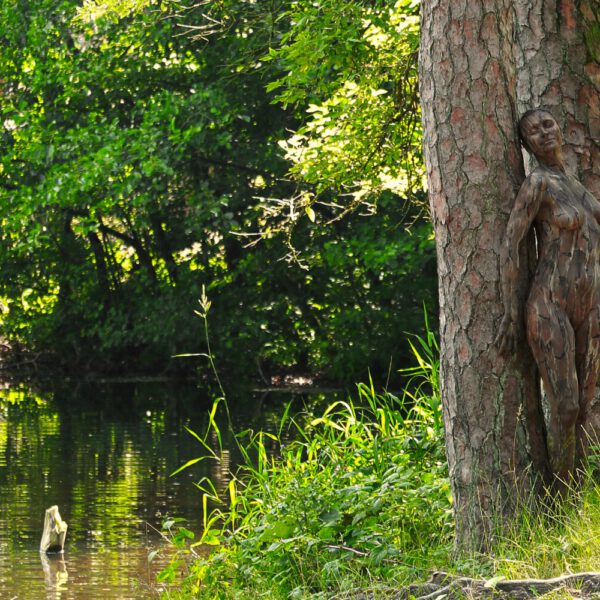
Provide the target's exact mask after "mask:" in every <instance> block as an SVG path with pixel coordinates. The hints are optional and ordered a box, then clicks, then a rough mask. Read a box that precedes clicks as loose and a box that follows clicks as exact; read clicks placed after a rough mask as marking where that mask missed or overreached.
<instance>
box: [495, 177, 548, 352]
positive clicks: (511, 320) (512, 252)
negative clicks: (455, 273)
mask: <svg viewBox="0 0 600 600" xmlns="http://www.w3.org/2000/svg"><path fill="white" fill-rule="evenodd" d="M545 191H546V182H545V181H544V179H543V177H542V176H540V175H539V174H537V173H535V172H534V173H532V174H531V175H530V176H529V177H528V178H527V179H526V180H525V181H524V182H523V185H522V186H521V189H520V190H519V193H518V194H517V197H516V199H515V204H514V206H513V209H512V211H511V213H510V217H509V219H508V225H507V227H506V237H505V239H504V243H503V245H502V249H501V251H500V287H501V291H502V300H503V303H504V317H503V319H502V322H501V323H500V329H499V331H498V335H497V336H496V344H497V345H498V346H499V350H500V353H501V354H509V353H511V352H514V350H515V346H516V339H517V324H518V322H519V318H520V315H521V307H520V306H519V303H518V298H517V294H516V283H517V278H518V276H519V247H520V245H521V242H522V241H523V238H524V237H525V236H526V235H527V232H528V231H529V229H530V227H531V224H532V223H533V221H534V219H535V217H536V216H537V214H538V211H539V209H540V205H541V202H542V198H543V197H544V193H545Z"/></svg>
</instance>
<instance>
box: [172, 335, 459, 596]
mask: <svg viewBox="0 0 600 600" xmlns="http://www.w3.org/2000/svg"><path fill="white" fill-rule="evenodd" d="M432 339H433V338H432ZM430 342H431V340H427V339H421V338H416V343H415V345H413V352H414V353H415V357H416V360H417V367H415V368H412V369H411V370H410V372H408V373H407V374H408V375H409V376H410V377H411V382H410V386H409V387H408V389H409V390H410V391H406V392H405V393H404V394H402V395H401V396H395V395H393V394H390V393H381V394H378V393H376V391H375V389H374V387H373V384H372V382H369V384H359V385H358V386H357V393H356V398H355V399H354V400H347V401H337V402H334V403H332V404H331V405H329V406H328V407H327V408H325V409H324V410H323V411H322V412H321V413H320V414H318V415H311V414H303V415H300V416H298V417H295V418H292V417H291V416H290V414H289V411H286V412H285V414H284V415H283V417H282V419H281V422H280V424H279V428H278V431H277V432H276V433H266V432H253V431H245V432H242V433H240V434H238V436H237V443H238V446H239V450H240V453H241V455H242V458H243V460H242V464H241V465H240V466H239V467H238V468H237V469H236V471H235V473H232V479H231V481H230V484H229V486H228V488H227V490H226V494H225V497H221V496H223V494H221V495H219V494H218V493H217V491H216V489H215V486H214V485H212V483H211V482H210V481H208V480H205V481H202V482H200V483H199V487H200V488H201V489H202V491H203V502H202V504H203V509H204V515H205V518H204V531H203V534H202V537H201V538H200V540H199V541H198V542H197V543H196V544H198V545H200V546H202V545H211V546H212V547H213V551H212V552H211V553H210V554H208V555H205V556H196V557H194V559H193V560H192V561H191V562H189V563H188V564H187V565H186V564H185V563H184V562H182V561H181V557H179V558H178V559H177V563H176V568H167V569H166V570H165V571H164V572H163V574H162V581H163V583H165V584H168V583H169V582H173V583H174V582H175V581H176V580H177V574H178V573H180V571H181V569H182V568H184V570H185V576H184V578H183V580H179V581H178V582H177V586H175V587H171V588H169V587H168V586H167V588H166V591H165V592H164V595H165V597H168V598H175V597H194V598H229V597H231V598H245V597H248V598H249V597H253V596H258V597H261V598H305V597H307V596H309V595H311V596H312V597H317V598H318V597H320V596H322V597H328V596H329V595H330V594H331V593H332V592H334V591H336V592H337V591H342V590H345V589H351V588H355V587H357V586H365V585H369V586H371V585H374V582H376V581H380V580H389V579H390V578H393V579H394V580H396V581H398V582H401V581H408V580H409V579H414V578H415V577H416V576H423V575H424V574H425V573H426V572H427V569H428V568H429V567H430V566H431V565H432V564H433V562H434V560H435V558H436V553H440V552H443V553H447V552H448V548H449V544H450V542H451V535H452V517H451V499H450V488H449V484H448V479H447V473H446V466H445V458H444V453H443V443H442V429H441V416H440V402H439V390H438V388H437V385H436V382H435V381H434V380H433V378H432V377H431V375H432V374H433V373H437V368H436V366H435V364H432V362H431V360H432V358H433V357H434V356H435V348H433V347H431V343H430ZM220 402H222V401H220ZM220 402H217V403H216V404H215V406H214V407H213V411H212V412H211V414H212V416H213V418H212V419H211V422H212V424H213V427H216V424H215V419H214V414H215V412H216V410H217V409H218V408H219V406H220V405H221V404H220ZM217 433H218V434H219V435H218V436H217V439H220V433H219V432H218V430H217ZM208 434H209V432H207V433H206V434H205V436H196V437H197V439H198V440H199V442H200V443H201V444H202V446H203V447H204V448H205V449H206V448H207V446H208V444H207V442H206V440H207V437H206V436H207V435H208ZM213 437H214V436H213ZM273 447H275V448H276V451H275V452H273V451H272V448H273ZM207 457H208V458H209V459H212V460H218V452H214V451H212V450H211V451H210V452H207ZM215 505H216V507H215ZM211 506H213V507H214V508H212V509H211V508H210V507H211ZM432 549H433V550H432ZM189 551H190V548H189V547H185V546H183V547H182V549H181V552H189Z"/></svg>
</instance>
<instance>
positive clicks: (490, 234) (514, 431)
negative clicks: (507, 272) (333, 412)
mask: <svg viewBox="0 0 600 600" xmlns="http://www.w3.org/2000/svg"><path fill="white" fill-rule="evenodd" d="M484 4H485V6H484ZM512 5H513V1H512V0H493V1H487V2H485V3H479V2H468V0H462V1H458V2H457V1H456V0H439V1H435V0H429V1H426V2H424V3H423V6H422V41H421V44H422V46H421V56H420V85H421V101H422V107H423V127H424V150H425V160H426V166H427V174H428V182H429V197H430V205H431V213H432V218H433V223H434V228H435V234H436V243H437V256H438V273H439V294H440V341H441V382H442V400H443V410H444V423H445V428H446V451H447V456H448V463H449V468H450V480H451V484H452V490H453V496H454V506H455V517H456V534H457V543H458V546H459V547H460V548H462V549H464V550H479V549H481V548H482V547H485V546H487V545H488V544H489V543H490V542H491V540H492V537H493V527H494V524H495V523H496V522H497V519H503V518H504V517H505V516H507V515H509V514H510V513H511V512H512V510H513V507H514V505H515V501H516V498H517V494H518V493H519V491H525V492H527V491H529V490H530V489H531V486H532V481H533V477H532V475H535V473H534V472H533V471H532V470H531V469H529V468H528V466H529V465H530V464H531V463H533V462H534V461H535V460H537V461H542V462H543V461H544V445H543V444H541V445H540V440H534V443H533V444H532V443H528V439H527V438H528V436H527V435H526V424H525V422H524V412H523V411H524V408H523V407H527V406H533V407H535V406H537V397H538V396H537V395H538V387H539V386H538V383H537V377H536V376H535V367H534V363H533V360H532V357H531V355H530V353H529V350H528V348H527V346H526V344H524V345H522V348H521V350H520V352H519V357H518V360H516V361H505V360H504V359H503V358H502V357H501V356H500V355H499V353H498V350H497V348H496V346H495V345H494V337H495V332H496V330H497V327H498V324H499V322H500V318H501V317H502V314H503V306H502V298H501V294H500V289H499V266H500V263H499V256H500V246H501V241H502V239H503V235H504V231H505V227H506V221H507V219H508V215H509V213H510V209H511V205H512V201H513V199H514V197H515V194H516V191H517V190H518V188H519V186H520V184H521V182H522V181H523V177H524V173H523V167H522V157H521V152H520V151H519V146H518V136H517V127H516V124H517V121H518V114H517V107H516V104H515V98H516V86H517V71H516V59H515V57H514V54H515V53H514V50H513V46H512V30H513V27H514V25H515V23H514V15H513V11H512ZM521 260H522V263H521V264H525V265H526V264H527V256H526V255H523V256H522V257H521ZM525 285H526V281H523V282H522V286H521V288H522V289H521V292H522V293H523V291H524V288H525ZM532 448H533V450H534V455H532V453H531V449H532ZM535 452H537V454H538V455H535ZM538 468H542V469H543V464H541V465H539V467H538Z"/></svg>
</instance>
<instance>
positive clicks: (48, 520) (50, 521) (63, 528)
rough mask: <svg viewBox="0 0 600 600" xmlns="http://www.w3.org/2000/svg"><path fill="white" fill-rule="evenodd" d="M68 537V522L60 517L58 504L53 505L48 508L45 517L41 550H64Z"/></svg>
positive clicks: (51, 551)
mask: <svg viewBox="0 0 600 600" xmlns="http://www.w3.org/2000/svg"><path fill="white" fill-rule="evenodd" d="M66 537H67V524H66V523H65V522H64V521H63V520H62V519H61V518H60V513H59V512H58V506H51V507H50V508H48V509H47V510H46V516H45V517H44V532H43V533H42V541H41V542H40V552H47V553H50V554H52V553H56V552H63V550H64V548H65V538H66Z"/></svg>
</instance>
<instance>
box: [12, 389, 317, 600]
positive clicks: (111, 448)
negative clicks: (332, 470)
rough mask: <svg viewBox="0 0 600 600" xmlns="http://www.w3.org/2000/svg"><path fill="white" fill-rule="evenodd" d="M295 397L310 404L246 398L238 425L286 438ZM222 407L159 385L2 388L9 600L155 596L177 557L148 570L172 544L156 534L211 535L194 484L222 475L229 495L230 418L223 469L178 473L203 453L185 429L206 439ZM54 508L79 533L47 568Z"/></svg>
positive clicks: (220, 483) (237, 409) (198, 467)
mask: <svg viewBox="0 0 600 600" xmlns="http://www.w3.org/2000/svg"><path fill="white" fill-rule="evenodd" d="M237 397H239V395H238V396H237ZM289 400H292V401H294V400H298V398H296V399H294V397H290V395H289V394H282V395H279V396H277V395H273V396H268V397H264V396H260V397H259V396H255V395H251V394H246V396H245V397H244V398H243V401H240V402H238V403H237V404H235V405H234V406H232V407H231V414H232V419H233V421H234V427H235V428H236V429H237V430H241V429H244V428H248V427H251V428H253V429H258V428H266V429H270V430H275V429H276V427H277V423H278V420H279V414H280V413H281V411H282V410H283V407H284V405H285V403H286V402H287V401H289ZM321 400H322V397H321V396H314V397H313V398H311V402H320V401H321ZM210 405H211V399H210V397H208V396H206V397H203V396H202V394H201V392H200V391H199V390H198V389H197V388H196V387H195V386H181V385H174V384H167V383H156V382H153V383H146V384H120V385H114V384H113V385H108V384H105V385H100V384H94V385H92V384H87V385H83V384H75V383H64V384H62V385H60V386H54V387H53V388H52V389H51V390H32V389H30V388H26V387H19V388H9V387H5V388H4V389H0V597H1V598H11V599H12V598H18V599H28V598H32V599H39V598H52V599H61V600H67V599H71V598H74V599H79V598H86V599H88V598H89V599H96V598H103V599H109V598H115V599H116V598H118V599H120V600H126V599H127V598H131V599H138V598H148V597H150V592H149V586H150V585H151V584H152V583H153V582H154V577H155V574H156V571H157V570H159V569H160V568H161V567H162V566H163V565H164V564H165V561H166V560H167V557H166V556H165V553H164V552H162V553H161V556H162V559H161V558H159V559H156V560H155V561H153V562H152V564H149V563H148V560H147V557H148V551H149V550H150V549H153V548H155V547H158V546H160V545H161V538H160V536H159V534H158V533H157V532H156V530H159V529H160V527H161V523H162V521H163V519H164V518H165V516H166V515H167V514H170V515H177V516H181V517H184V518H185V519H186V520H187V523H186V526H187V527H188V528H189V529H191V530H193V531H199V529H200V525H201V521H202V515H201V499H200V494H199V492H198V491H197V490H196V489H195V487H194V486H193V482H197V481H199V480H200V479H201V478H202V477H204V476H210V477H211V479H212V480H213V481H214V482H215V483H216V484H217V487H218V488H220V489H225V488H226V487H227V484H228V482H229V471H230V468H231V464H235V462H236V460H237V458H238V457H237V455H236V452H235V448H234V444H233V443H232V439H231V437H230V436H228V434H227V428H226V426H225V423H224V422H221V423H220V426H221V432H222V434H223V444H224V451H223V453H222V460H221V462H220V463H217V462H214V461H213V462H204V461H203V462H200V463H197V464H195V465H193V466H192V467H191V468H189V469H187V470H185V471H182V472H181V473H179V474H178V475H176V476H174V477H170V473H172V472H173V471H175V470H176V469H177V468H178V467H180V466H181V465H182V464H184V463H185V462H187V461H188V460H190V459H191V458H193V457H195V456H197V455H198V454H199V453H200V451H201V448H200V446H199V444H198V442H197V441H196V440H195V439H194V438H193V437H192V436H191V435H189V434H188V433H187V432H186V431H185V427H189V428H191V429H193V430H195V431H198V432H202V431H204V430H205V428H206V424H207V412H208V409H209V408H210ZM298 407H300V402H299V403H298ZM209 440H210V443H211V444H212V445H213V447H214V449H215V450H217V440H216V439H215V438H209ZM54 504H56V505H58V506H59V509H60V513H61V516H62V517H63V519H64V520H65V521H66V522H67V523H68V525H69V530H68V535H67V544H66V552H65V555H64V557H60V556H59V557H51V558H46V557H42V559H41V560H42V564H41V565H40V554H39V551H38V548H39V543H40V537H41V532H42V524H43V518H44V512H45V509H46V508H48V507H49V506H52V505H54Z"/></svg>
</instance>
